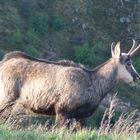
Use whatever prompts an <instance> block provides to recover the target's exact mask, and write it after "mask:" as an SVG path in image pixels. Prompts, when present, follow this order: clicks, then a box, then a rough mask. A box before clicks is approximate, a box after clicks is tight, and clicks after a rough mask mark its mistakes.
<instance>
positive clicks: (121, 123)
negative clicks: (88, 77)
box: [0, 99, 140, 140]
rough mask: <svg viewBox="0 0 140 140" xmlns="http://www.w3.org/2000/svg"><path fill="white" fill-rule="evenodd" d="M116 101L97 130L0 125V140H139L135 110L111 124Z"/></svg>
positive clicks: (139, 127)
mask: <svg viewBox="0 0 140 140" xmlns="http://www.w3.org/2000/svg"><path fill="white" fill-rule="evenodd" d="M116 105H117V104H116V101H115V99H113V100H112V101H111V103H110V107H109V108H108V109H106V110H105V112H104V115H103V117H102V121H101V123H100V127H99V128H87V127H86V128H83V129H82V130H80V131H77V132H76V131H74V129H73V126H74V125H72V126H71V127H70V128H69V129H66V128H65V127H62V128H59V129H58V128H57V127H56V126H55V125H53V126H51V127H50V128H48V127H47V125H41V124H38V125H35V124H34V125H32V126H29V127H26V128H22V127H19V126H16V127H13V126H12V125H10V124H1V125H0V140H139V139H140V134H139V129H140V119H139V118H137V117H136V112H137V111H136V110H134V111H132V112H129V113H128V112H127V113H125V114H121V115H120V116H119V117H118V119H117V120H116V121H115V122H114V123H112V119H113V117H114V114H115V106H116Z"/></svg>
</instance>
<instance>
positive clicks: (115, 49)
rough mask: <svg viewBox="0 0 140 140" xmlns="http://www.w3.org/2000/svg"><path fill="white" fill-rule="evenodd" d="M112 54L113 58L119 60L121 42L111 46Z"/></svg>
mask: <svg viewBox="0 0 140 140" xmlns="http://www.w3.org/2000/svg"><path fill="white" fill-rule="evenodd" d="M111 54H112V57H113V58H119V57H120V55H121V49H120V42H118V43H117V44H116V46H115V45H111Z"/></svg>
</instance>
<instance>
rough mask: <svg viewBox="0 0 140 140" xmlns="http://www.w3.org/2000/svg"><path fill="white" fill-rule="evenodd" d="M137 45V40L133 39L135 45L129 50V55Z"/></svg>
mask: <svg viewBox="0 0 140 140" xmlns="http://www.w3.org/2000/svg"><path fill="white" fill-rule="evenodd" d="M136 45H137V42H136V40H134V39H133V45H132V48H131V49H130V50H129V52H128V55H131V53H132V51H133V50H134V49H135V47H136Z"/></svg>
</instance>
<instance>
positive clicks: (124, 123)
mask: <svg viewBox="0 0 140 140" xmlns="http://www.w3.org/2000/svg"><path fill="white" fill-rule="evenodd" d="M116 106H117V100H116V95H114V96H113V98H112V100H111V102H110V107H109V108H107V109H106V110H105V112H104V115H103V118H102V121H101V125H100V127H99V131H98V135H113V136H116V137H117V138H119V137H124V136H125V137H127V136H128V137H129V136H134V135H139V131H140V117H138V116H137V110H134V111H132V112H127V113H122V114H121V115H120V116H119V118H118V119H117V120H116V121H115V123H114V124H113V123H112V118H113V117H114V115H115V107H116Z"/></svg>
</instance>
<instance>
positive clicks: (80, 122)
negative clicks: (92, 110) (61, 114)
mask: <svg viewBox="0 0 140 140" xmlns="http://www.w3.org/2000/svg"><path fill="white" fill-rule="evenodd" d="M85 124H86V120H85V119H76V126H75V128H76V130H77V131H78V130H81V129H82V128H83V127H84V126H85Z"/></svg>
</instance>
